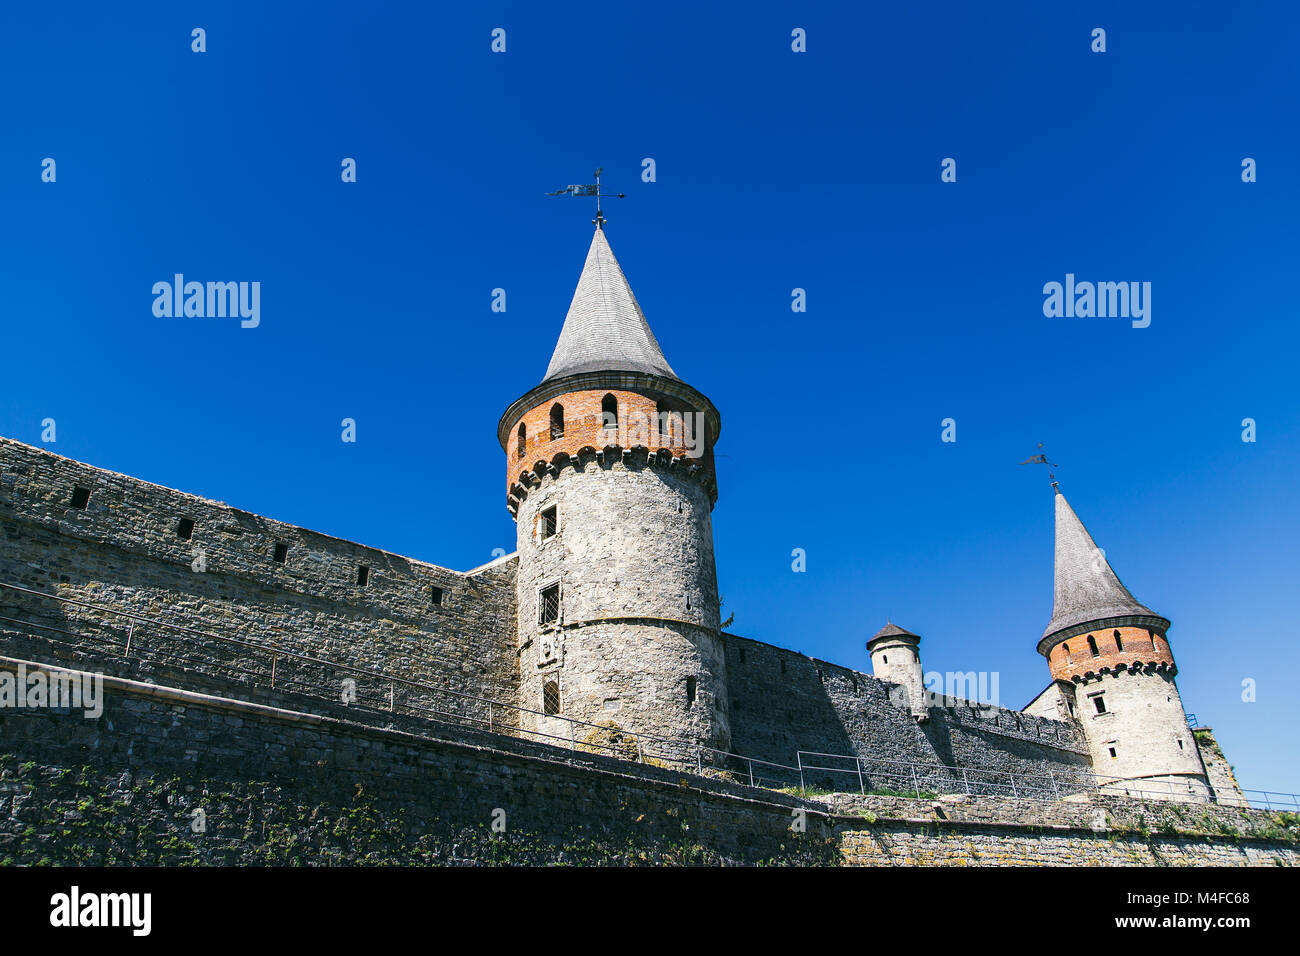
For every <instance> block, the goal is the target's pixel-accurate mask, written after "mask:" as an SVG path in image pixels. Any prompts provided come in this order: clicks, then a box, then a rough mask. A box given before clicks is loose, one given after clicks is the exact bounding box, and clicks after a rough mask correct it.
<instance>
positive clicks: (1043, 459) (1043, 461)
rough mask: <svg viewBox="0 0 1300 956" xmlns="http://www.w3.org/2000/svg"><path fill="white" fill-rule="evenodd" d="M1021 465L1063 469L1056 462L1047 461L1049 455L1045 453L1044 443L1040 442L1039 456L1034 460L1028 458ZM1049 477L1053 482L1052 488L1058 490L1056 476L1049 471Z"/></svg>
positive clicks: (1033, 458)
mask: <svg viewBox="0 0 1300 956" xmlns="http://www.w3.org/2000/svg"><path fill="white" fill-rule="evenodd" d="M1020 464H1022V465H1046V466H1047V467H1048V468H1060V467H1061V466H1060V465H1058V464H1056V463H1055V462H1051V461H1048V460H1047V453H1046V452H1044V451H1043V443H1042V442H1039V443H1038V454H1037V455H1034V456H1033V457H1032V458H1026V459H1025V460H1024V461H1022V462H1021V463H1020ZM1047 477H1048V478H1049V479H1050V480H1051V482H1052V487H1053V488H1056V475H1054V474H1052V472H1050V471H1049V472H1048V473H1047ZM1058 490H1059V489H1058Z"/></svg>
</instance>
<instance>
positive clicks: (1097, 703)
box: [1092, 694, 1106, 714]
mask: <svg viewBox="0 0 1300 956" xmlns="http://www.w3.org/2000/svg"><path fill="white" fill-rule="evenodd" d="M1092 705H1093V706H1094V707H1096V708H1097V713H1099V714H1104V713H1106V701H1105V700H1103V699H1102V696H1101V694H1098V695H1097V696H1096V697H1094V698H1093V699H1092Z"/></svg>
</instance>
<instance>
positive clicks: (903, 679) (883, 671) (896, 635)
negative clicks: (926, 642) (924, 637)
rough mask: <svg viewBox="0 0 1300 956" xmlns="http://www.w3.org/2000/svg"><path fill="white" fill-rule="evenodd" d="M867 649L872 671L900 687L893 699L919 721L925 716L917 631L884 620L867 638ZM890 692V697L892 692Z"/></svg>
mask: <svg viewBox="0 0 1300 956" xmlns="http://www.w3.org/2000/svg"><path fill="white" fill-rule="evenodd" d="M867 653H868V654H870V655H871V673H872V674H874V675H875V676H876V677H879V678H880V679H881V680H883V681H888V682H889V683H891V684H898V685H899V687H901V688H902V693H901V696H900V697H899V698H898V699H897V700H896V701H895V703H896V704H897V705H898V706H899V707H900V708H905V709H907V710H909V711H911V713H912V716H913V717H915V718H916V719H917V720H918V721H925V720H928V719H929V711H928V709H927V708H926V692H925V681H924V680H923V678H922V674H921V637H920V635H919V634H913V633H912V632H911V631H905V630H903V628H901V627H899V626H898V625H897V624H894V623H892V622H889V621H886V622H885V626H884V627H882V628H881V629H880V630H879V631H877V632H876V635H875V637H873V638H871V640H869V641H867ZM890 696H891V699H893V695H892V693H891V695H890Z"/></svg>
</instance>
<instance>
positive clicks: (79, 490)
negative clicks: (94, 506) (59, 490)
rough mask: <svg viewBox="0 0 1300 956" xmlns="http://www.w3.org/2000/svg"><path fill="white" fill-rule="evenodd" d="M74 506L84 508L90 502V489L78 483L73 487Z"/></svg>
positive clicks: (79, 508)
mask: <svg viewBox="0 0 1300 956" xmlns="http://www.w3.org/2000/svg"><path fill="white" fill-rule="evenodd" d="M71 503H72V507H74V508H76V509H77V510H82V509H84V508H85V507H86V505H88V504H90V489H89V488H83V487H81V485H77V486H76V487H75V488H73V489H72V502H71Z"/></svg>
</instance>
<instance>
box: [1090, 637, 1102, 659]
mask: <svg viewBox="0 0 1300 956" xmlns="http://www.w3.org/2000/svg"><path fill="white" fill-rule="evenodd" d="M1088 650H1090V651H1092V656H1093V657H1100V656H1101V651H1099V650H1097V640H1096V638H1094V637H1093V636H1092V635H1091V634H1089V635H1088Z"/></svg>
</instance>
